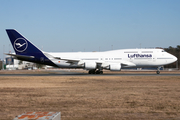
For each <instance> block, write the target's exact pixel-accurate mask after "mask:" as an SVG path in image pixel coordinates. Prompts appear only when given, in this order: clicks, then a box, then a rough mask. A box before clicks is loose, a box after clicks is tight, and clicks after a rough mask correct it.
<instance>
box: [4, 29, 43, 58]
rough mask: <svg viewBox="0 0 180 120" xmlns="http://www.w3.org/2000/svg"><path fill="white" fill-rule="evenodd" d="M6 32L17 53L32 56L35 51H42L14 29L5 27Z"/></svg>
mask: <svg viewBox="0 0 180 120" xmlns="http://www.w3.org/2000/svg"><path fill="white" fill-rule="evenodd" d="M6 32H7V34H8V36H9V39H10V40H11V43H12V46H13V48H14V51H15V52H16V54H18V55H26V56H32V55H35V54H37V53H42V52H41V50H39V49H38V48H37V47H36V46H34V45H33V44H32V43H31V42H29V41H28V40H27V39H26V38H25V37H23V36H22V35H21V34H20V33H18V32H17V31H16V30H14V29H6Z"/></svg>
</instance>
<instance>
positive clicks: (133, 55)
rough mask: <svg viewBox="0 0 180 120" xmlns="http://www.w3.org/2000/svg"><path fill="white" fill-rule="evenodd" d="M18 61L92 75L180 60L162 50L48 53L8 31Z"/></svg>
mask: <svg viewBox="0 0 180 120" xmlns="http://www.w3.org/2000/svg"><path fill="white" fill-rule="evenodd" d="M6 32H7V34H8V36H9V39H10V41H11V43H12V46H13V48H14V51H15V53H16V54H7V55H10V56H13V57H14V58H16V59H19V60H23V61H29V62H34V63H39V64H44V65H50V66H54V67H59V68H83V69H85V70H88V71H89V74H103V69H106V70H110V71H120V70H121V69H122V68H142V67H157V74H159V73H160V71H159V67H160V66H163V65H167V64H170V63H173V62H175V61H176V60H177V58H176V57H175V56H173V55H171V54H169V53H167V52H165V51H164V50H163V49H122V50H112V51H105V52H59V53H57V52H45V51H42V50H40V49H39V48H37V47H36V46H35V45H33V44H32V43H31V42H30V41H29V40H27V39H26V38H25V37H23V36H22V35H21V34H20V33H18V32H17V31H16V30H14V29H7V30H6Z"/></svg>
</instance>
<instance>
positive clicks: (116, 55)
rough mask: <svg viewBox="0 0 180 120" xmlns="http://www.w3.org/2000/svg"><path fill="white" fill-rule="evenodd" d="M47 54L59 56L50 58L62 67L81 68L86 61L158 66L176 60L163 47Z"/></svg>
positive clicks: (103, 64)
mask: <svg viewBox="0 0 180 120" xmlns="http://www.w3.org/2000/svg"><path fill="white" fill-rule="evenodd" d="M48 54H50V55H51V56H54V57H59V58H61V59H59V60H57V59H51V60H52V61H53V63H55V64H56V65H57V66H59V67H62V68H76V67H80V68H81V67H82V68H83V67H84V66H83V64H84V63H86V62H95V63H97V64H98V63H100V64H101V65H102V66H101V67H107V66H108V65H110V64H121V68H125V67H153V66H157V67H158V66H163V65H166V64H170V63H173V62H175V61H176V60H177V58H176V57H175V56H173V55H171V54H169V53H167V52H165V51H164V50H163V49H122V50H112V51H105V52H64V53H48ZM71 60H72V61H71ZM76 61H77V62H76ZM81 63H82V64H81Z"/></svg>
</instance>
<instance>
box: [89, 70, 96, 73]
mask: <svg viewBox="0 0 180 120" xmlns="http://www.w3.org/2000/svg"><path fill="white" fill-rule="evenodd" d="M88 73H89V74H95V73H96V72H95V70H89V72H88Z"/></svg>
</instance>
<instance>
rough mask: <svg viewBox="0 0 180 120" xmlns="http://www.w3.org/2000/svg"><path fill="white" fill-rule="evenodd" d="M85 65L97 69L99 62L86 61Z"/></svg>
mask: <svg viewBox="0 0 180 120" xmlns="http://www.w3.org/2000/svg"><path fill="white" fill-rule="evenodd" d="M84 67H85V69H86V70H92V69H96V67H97V64H96V63H95V62H85V63H84Z"/></svg>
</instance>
